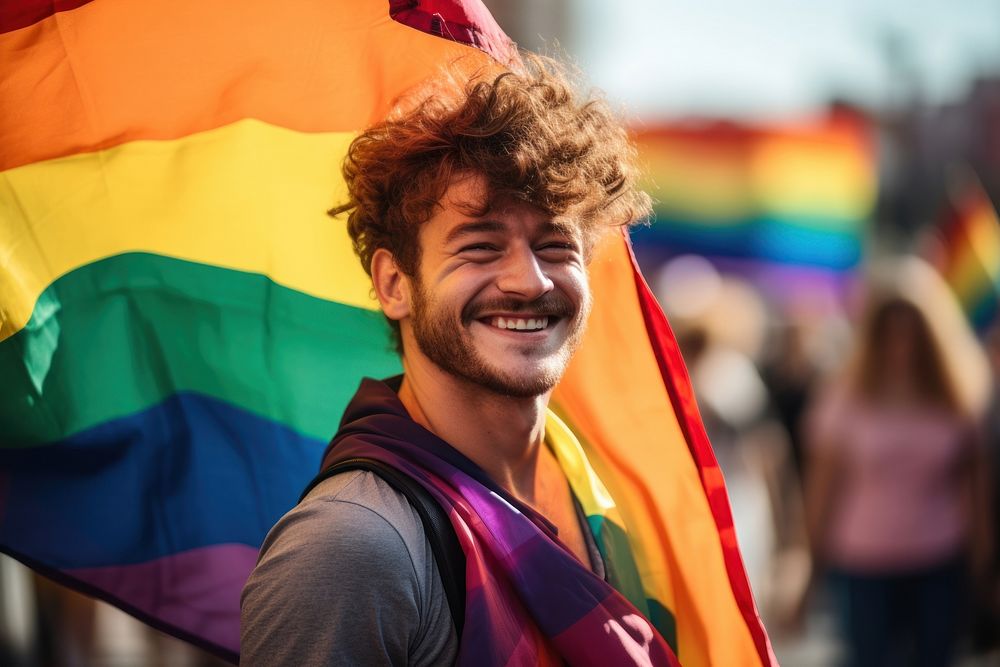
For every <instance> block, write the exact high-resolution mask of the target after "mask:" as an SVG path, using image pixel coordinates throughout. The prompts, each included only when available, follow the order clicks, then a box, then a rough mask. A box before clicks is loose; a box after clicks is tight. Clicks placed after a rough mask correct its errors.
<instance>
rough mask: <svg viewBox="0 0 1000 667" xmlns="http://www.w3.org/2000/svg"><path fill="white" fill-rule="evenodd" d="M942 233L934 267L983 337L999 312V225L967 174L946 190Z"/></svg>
mask: <svg viewBox="0 0 1000 667" xmlns="http://www.w3.org/2000/svg"><path fill="white" fill-rule="evenodd" d="M941 233H942V239H941V240H942V244H941V248H940V251H941V252H940V256H939V257H938V258H936V260H934V261H933V263H934V264H935V265H936V266H937V269H938V271H939V272H940V273H941V275H942V276H943V277H944V279H945V281H946V282H947V283H948V285H949V286H950V287H951V289H952V291H953V292H954V294H955V298H956V299H958V302H959V304H961V306H962V310H963V311H965V314H966V315H967V316H968V318H969V321H970V322H971V323H972V325H973V326H974V327H975V329H976V330H977V331H979V332H982V331H984V330H986V328H988V327H989V326H990V324H991V323H993V322H994V321H995V320H996V316H997V312H998V310H1000V219H998V218H997V211H996V208H994V206H993V204H992V202H990V198H989V195H987V194H986V191H985V190H984V189H983V186H982V184H981V183H980V182H979V179H978V178H976V176H975V175H974V174H972V172H971V171H967V172H964V176H963V177H960V180H958V181H957V182H955V183H954V184H953V186H952V187H951V188H950V189H949V202H948V205H947V207H946V209H945V213H944V215H943V218H942V225H941Z"/></svg>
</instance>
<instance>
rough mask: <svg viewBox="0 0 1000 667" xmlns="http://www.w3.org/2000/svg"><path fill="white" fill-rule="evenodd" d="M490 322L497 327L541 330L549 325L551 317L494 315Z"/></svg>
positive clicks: (517, 329)
mask: <svg viewBox="0 0 1000 667" xmlns="http://www.w3.org/2000/svg"><path fill="white" fill-rule="evenodd" d="M490 324H492V325H493V326H495V327H496V328H497V329H509V330H516V331H539V330H541V329H545V328H546V327H548V326H549V318H547V317H539V318H528V319H522V318H519V317H517V318H515V317H506V318H504V317H494V318H493V319H492V320H491V321H490Z"/></svg>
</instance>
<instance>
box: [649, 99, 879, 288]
mask: <svg viewBox="0 0 1000 667" xmlns="http://www.w3.org/2000/svg"><path fill="white" fill-rule="evenodd" d="M635 136H636V139H637V142H638V145H639V153H640V159H641V161H642V162H643V163H644V167H645V169H646V172H647V175H648V182H647V190H648V191H649V192H650V193H651V194H652V195H653V198H654V199H655V200H657V201H656V204H655V213H656V217H655V220H654V221H653V224H652V225H651V226H650V227H647V228H639V229H637V230H635V231H634V232H633V235H632V238H633V240H634V241H635V244H636V248H637V252H638V253H639V258H640V260H643V263H644V264H645V263H646V262H645V260H646V259H647V258H648V259H649V260H650V263H652V262H654V261H662V260H663V259H667V258H669V257H673V256H676V255H681V254H686V253H694V254H699V255H704V256H707V257H709V258H711V259H713V260H714V261H715V262H716V263H718V264H719V265H720V268H723V269H729V270H734V271H736V272H738V273H741V274H744V275H746V276H747V277H750V278H751V279H753V278H765V279H766V278H767V277H768V276H771V277H772V278H773V279H772V280H771V281H770V282H771V283H773V284H777V285H779V286H780V285H781V284H782V283H786V284H795V283H798V282H801V281H804V282H806V283H809V282H813V281H815V280H831V279H832V280H836V279H837V278H838V277H842V276H844V275H846V274H849V273H851V272H853V271H854V269H855V268H856V267H857V266H858V265H859V262H860V261H861V258H862V254H863V247H864V240H865V235H866V233H867V224H868V219H869V216H870V214H871V211H872V208H873V206H874V203H875V197H876V193H877V174H876V164H875V152H874V146H873V143H872V138H871V136H870V133H869V130H868V127H867V124H866V122H865V121H864V120H863V119H862V118H860V117H859V116H857V115H856V114H853V113H851V112H848V111H836V112H834V113H832V114H831V115H830V116H829V117H827V118H825V119H822V120H818V121H815V122H809V123H799V124H793V123H787V124H784V125H780V126H773V127H765V126H760V127H753V126H746V125H737V124H733V123H729V122H715V123H695V122H689V123H677V124H665V125H661V126H653V127H641V128H635Z"/></svg>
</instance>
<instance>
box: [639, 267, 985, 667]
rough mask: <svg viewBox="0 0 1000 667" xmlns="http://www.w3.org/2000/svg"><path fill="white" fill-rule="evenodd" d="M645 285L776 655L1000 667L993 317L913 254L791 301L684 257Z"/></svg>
mask: <svg viewBox="0 0 1000 667" xmlns="http://www.w3.org/2000/svg"><path fill="white" fill-rule="evenodd" d="M655 284H656V289H657V292H658V296H659V297H660V299H661V302H662V304H663V306H664V309H665V310H666V311H667V313H668V316H669V317H670V320H671V323H672V325H673V327H674V330H675V333H676V336H677V338H678V342H679V344H680V346H681V348H682V350H683V352H684V355H685V358H686V360H687V363H688V369H689V373H690V376H691V380H692V383H693V385H694V388H695V393H696V394H697V396H698V401H699V406H700V409H701V412H702V416H703V418H704V422H705V426H706V429H707V430H708V432H709V436H710V438H711V440H712V443H713V446H714V448H715V451H716V455H717V458H718V460H719V464H720V467H721V468H722V470H723V473H724V475H725V477H726V483H727V487H728V489H729V494H730V502H731V505H732V508H733V513H734V521H735V523H736V528H737V534H738V536H739V539H740V547H741V551H742V553H743V558H744V562H745V565H746V567H747V572H748V575H749V577H750V580H751V585H752V587H753V589H754V592H755V596H756V598H757V602H758V606H759V608H760V610H761V613H762V615H763V617H764V619H765V624H766V625H767V627H768V629H769V632H770V634H771V636H772V639H773V641H774V642H775V645H776V649H777V653H778V657H779V660H780V661H781V663H782V664H783V665H785V666H786V667H794V666H795V665H810V666H812V665H817V666H823V665H837V664H844V665H851V666H854V665H858V666H862V665H873V666H876V665H877V666H880V667H884V666H892V665H917V666H922V665H928V666H929V665H952V664H962V665H977V664H983V665H988V664H1000V558H998V554H1000V549H998V541H997V536H998V534H1000V523H998V521H1000V504H998V499H1000V494H998V492H997V485H996V480H997V479H1000V475H998V472H1000V398H998V392H997V388H998V387H1000V327H995V328H993V329H992V330H989V331H987V332H985V334H984V335H983V336H982V337H981V340H980V339H978V338H977V337H976V335H974V333H973V331H972V330H971V328H970V326H969V325H968V324H967V321H966V318H965V317H964V315H963V313H962V312H961V311H960V308H959V306H958V304H957V302H956V300H955V298H954V297H953V296H952V294H951V292H950V291H949V289H948V287H947V286H946V284H945V283H944V282H943V281H942V280H941V278H940V277H939V276H938V274H937V273H936V272H935V271H934V269H932V268H931V266H930V265H928V264H926V263H925V262H923V261H922V260H920V259H917V258H916V257H893V258H886V259H883V260H880V261H877V262H874V263H873V265H872V267H871V268H870V270H868V271H867V273H866V274H865V276H864V277H863V278H860V279H859V280H858V281H856V283H855V284H854V285H853V286H852V287H851V289H849V290H848V293H847V294H846V296H843V295H842V296H841V298H838V297H837V296H836V295H828V298H824V296H823V294H819V293H818V294H815V295H813V297H812V298H811V299H810V300H809V301H808V302H803V303H784V304H778V305H776V304H774V303H770V302H769V301H768V300H767V299H766V298H765V296H763V295H762V294H761V293H759V292H758V291H757V290H755V289H754V287H752V286H751V285H750V284H749V283H747V282H745V281H743V280H740V279H739V278H735V277H732V276H727V275H721V274H719V273H718V272H717V271H716V270H715V268H714V267H713V266H712V264H710V263H709V262H708V261H706V260H704V259H702V258H700V257H696V256H681V257H678V258H676V259H674V260H672V261H670V262H668V263H667V264H665V265H664V267H663V268H662V269H661V270H660V271H659V273H658V275H657V280H656V281H655ZM779 308H780V310H781V312H777V311H776V309H779Z"/></svg>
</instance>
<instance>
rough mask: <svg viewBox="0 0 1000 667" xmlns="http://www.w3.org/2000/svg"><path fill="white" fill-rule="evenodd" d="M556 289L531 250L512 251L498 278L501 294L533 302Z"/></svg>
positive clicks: (504, 262)
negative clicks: (514, 295)
mask: <svg viewBox="0 0 1000 667" xmlns="http://www.w3.org/2000/svg"><path fill="white" fill-rule="evenodd" d="M554 287H555V285H554V284H553V282H552V279H551V278H549V276H548V274H547V273H546V272H545V268H544V266H543V265H542V263H541V262H540V261H539V259H538V257H537V256H536V255H535V253H534V251H533V250H532V249H531V248H518V249H516V250H512V251H511V252H509V253H508V254H507V256H506V257H505V258H504V260H503V262H502V264H501V271H500V276H499V277H498V278H497V288H499V289H500V291H501V292H503V293H505V294H516V295H518V296H521V297H523V298H525V299H529V300H531V299H537V298H538V297H540V296H542V295H543V294H546V293H548V292H551V291H552V290H553V288H554Z"/></svg>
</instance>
